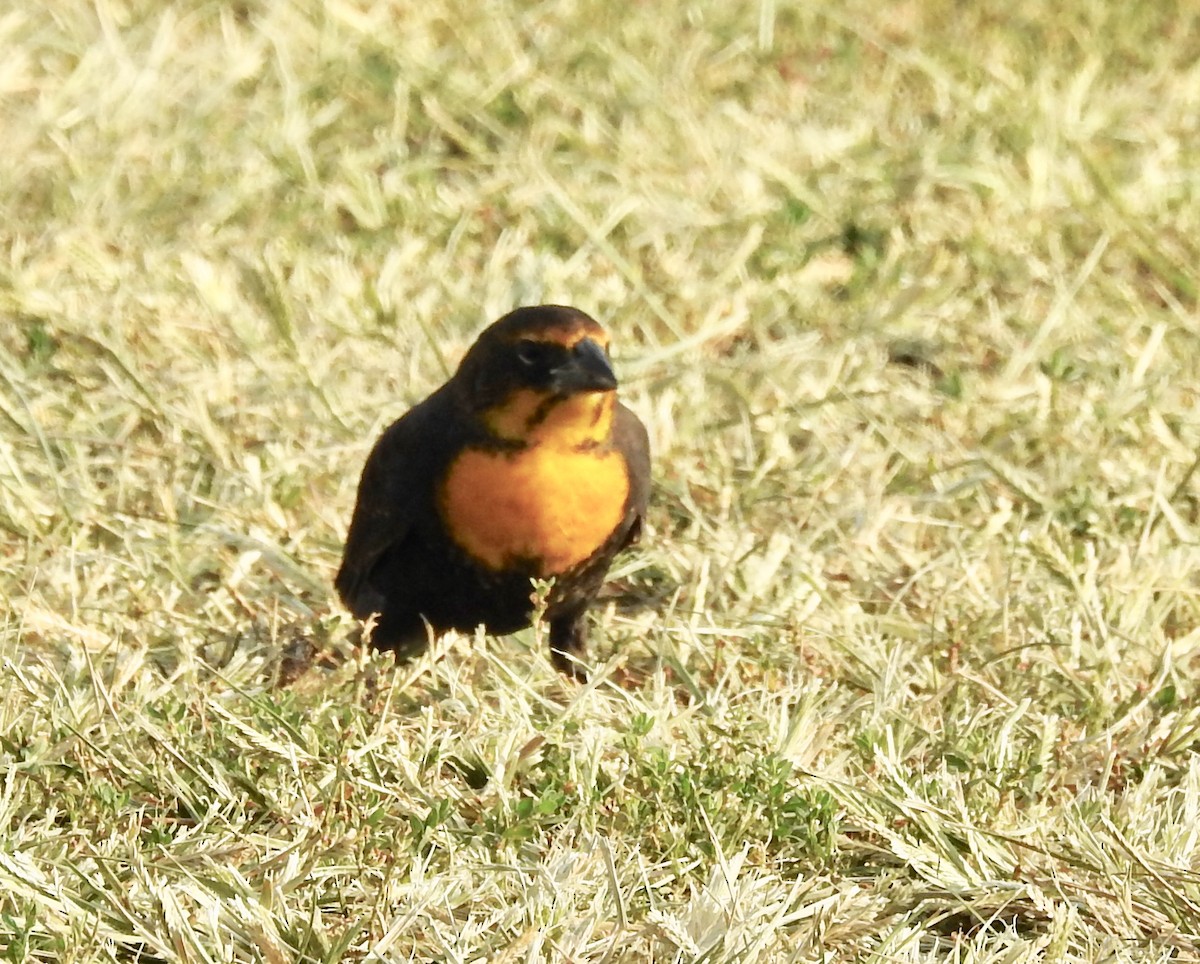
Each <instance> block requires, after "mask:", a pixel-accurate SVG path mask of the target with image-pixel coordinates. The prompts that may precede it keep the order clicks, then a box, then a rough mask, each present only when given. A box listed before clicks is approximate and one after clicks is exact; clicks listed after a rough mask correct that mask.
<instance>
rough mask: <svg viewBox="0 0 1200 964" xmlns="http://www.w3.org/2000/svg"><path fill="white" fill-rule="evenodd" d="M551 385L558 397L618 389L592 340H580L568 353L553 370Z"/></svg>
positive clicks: (613, 377) (614, 379)
mask: <svg viewBox="0 0 1200 964" xmlns="http://www.w3.org/2000/svg"><path fill="white" fill-rule="evenodd" d="M551 385H552V387H553V389H554V391H555V392H556V393H558V394H561V395H575V394H578V393H580V392H611V391H612V390H613V389H614V388H616V387H617V376H616V375H614V374H613V370H612V365H610V364H609V361H608V356H607V355H606V354H604V349H603V348H601V347H600V345H598V344H597V343H596V342H594V341H592V339H591V338H582V339H580V340H579V341H578V342H576V344H575V347H574V348H572V349H571V354H570V356H569V357H568V359H567V361H566V362H565V363H564V364H562V365H559V366H558V367H557V368H555V369H554V371H553V373H552V374H551Z"/></svg>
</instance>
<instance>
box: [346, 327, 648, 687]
mask: <svg viewBox="0 0 1200 964" xmlns="http://www.w3.org/2000/svg"><path fill="white" fill-rule="evenodd" d="M616 389H617V379H616V376H615V375H614V374H613V370H612V366H611V364H610V362H609V358H608V336H607V335H606V334H605V331H604V329H603V328H601V327H600V325H599V324H598V323H597V322H595V321H594V320H593V319H591V318H589V317H588V316H587V315H585V314H584V313H583V312H581V311H577V310H576V309H574V308H565V307H562V306H559V305H543V306H541V307H535V308H518V309H517V310H516V311H513V312H511V313H509V314H507V315H505V316H504V317H503V318H501V319H500V320H499V321H497V322H495V323H494V324H493V325H491V326H490V327H488V328H487V329H485V330H484V332H483V333H482V334H481V335H480V336H479V339H478V340H477V341H476V342H475V344H474V345H472V346H471V348H470V349H469V350H468V351H467V354H466V355H465V357H464V358H463V360H462V363H461V364H460V365H459V367H458V370H457V371H456V372H455V373H454V375H453V377H452V378H450V380H449V381H448V382H446V384H445V385H443V386H442V387H441V388H439V389H438V390H437V391H435V392H434V393H433V394H432V395H430V396H429V397H428V398H426V399H425V400H424V401H423V402H421V403H419V404H418V405H416V406H414V407H413V408H412V409H410V410H409V411H408V412H407V413H406V414H405V415H404V416H402V417H401V418H400V419H399V420H398V421H396V422H393V423H392V425H391V426H390V427H389V428H388V429H387V430H386V431H385V432H384V433H383V435H382V436H381V437H380V439H379V441H378V442H376V443H375V448H374V449H373V450H372V451H371V454H370V455H369V456H368V458H367V463H366V467H365V468H364V469H363V473H362V479H361V481H360V482H359V487H358V502H357V504H356V505H355V508H354V517H353V519H352V520H351V522H350V531H349V534H348V535H347V538H346V551H345V556H344V558H343V560H342V567H341V569H340V570H339V572H338V574H337V580H336V586H337V591H338V594H339V595H340V596H341V598H342V601H343V602H344V603H345V604H346V606H347V607H348V608H349V609H350V611H351V612H353V613H354V615H355V616H357V617H359V618H360V619H365V618H366V617H368V616H370V615H371V614H372V613H375V614H377V617H378V622H377V624H376V626H375V631H374V635H373V637H372V639H373V641H374V643H375V645H376V646H377V647H379V648H381V649H391V650H395V651H397V652H398V653H400V654H403V655H407V654H410V653H413V652H417V651H419V650H420V649H421V648H422V646H423V645H424V643H425V641H426V639H427V628H426V624H428V627H429V628H430V629H432V631H433V632H434V633H435V634H440V633H443V632H445V631H447V630H450V629H456V630H459V631H462V632H471V631H473V630H474V629H475V628H476V627H477V626H480V625H482V626H484V627H485V629H486V630H487V632H489V633H494V634H504V633H511V632H515V631H516V630H518V629H521V628H523V627H525V626H528V625H529V623H530V620H531V618H532V612H533V602H532V592H533V587H532V584H531V581H532V580H533V579H553V581H554V582H553V587H552V589H551V590H550V593H549V596H548V599H547V601H546V610H545V615H546V619H547V620H548V622H549V624H550V651H551V657H552V659H553V661H554V664H555V666H557V667H558V668H559V669H560V670H561V671H563V672H564V673H567V674H568V675H572V676H576V677H580V678H581V677H582V676H583V673H582V671H581V669H580V667H579V664H578V663H577V662H576V660H578V659H581V658H582V657H583V655H584V652H585V647H586V643H587V622H586V611H587V607H588V605H589V604H590V603H591V601H592V600H593V599H594V598H595V596H596V593H597V592H598V591H599V590H600V586H601V584H602V583H603V581H604V576H605V573H606V572H607V571H608V567H609V564H610V563H611V562H612V558H613V556H615V555H616V554H617V553H618V552H620V551H621V550H622V549H624V548H625V547H626V546H628V545H629V544H630V543H632V542H633V541H634V540H636V539H637V537H638V535H639V533H640V531H641V525H642V516H643V515H644V513H645V511H646V501H647V498H648V496H649V490H650V446H649V442H648V441H647V438H646V429H645V427H644V426H643V425H642V423H641V422H640V421H638V418H637V416H636V415H634V414H633V412H631V411H630V410H629V409H627V408H626V407H625V406H624V405H622V404H621V403H620V402H618V401H617V391H616Z"/></svg>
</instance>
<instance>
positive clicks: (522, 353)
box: [517, 338, 545, 368]
mask: <svg viewBox="0 0 1200 964" xmlns="http://www.w3.org/2000/svg"><path fill="white" fill-rule="evenodd" d="M544 356H545V352H544V351H543V346H542V345H541V343H540V342H536V341H532V340H531V339H529V338H522V339H521V340H520V341H519V342H517V361H519V362H520V363H521V364H522V365H524V366H525V367H526V368H533V367H534V366H535V365H537V363H538V362H540V361H541V360H542V358H543V357H544Z"/></svg>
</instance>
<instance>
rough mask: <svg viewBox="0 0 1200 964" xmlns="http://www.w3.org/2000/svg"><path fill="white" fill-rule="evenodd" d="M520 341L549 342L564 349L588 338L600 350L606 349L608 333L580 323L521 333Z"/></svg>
mask: <svg viewBox="0 0 1200 964" xmlns="http://www.w3.org/2000/svg"><path fill="white" fill-rule="evenodd" d="M520 337H521V338H522V339H529V340H530V341H542V342H551V343H553V344H555V345H562V346H563V347H564V348H574V347H575V346H576V345H578V344H579V343H580V342H581V341H583V339H585V338H590V339H592V341H594V342H595V343H596V344H597V345H599V346H600V347H601V348H607V347H608V332H607V331H605V330H604V329H603V328H601V327H600V326H599V325H597V324H588V323H585V322H580V323H578V324H574V325H555V326H553V327H552V328H544V329H542V330H541V331H534V332H528V331H526V332H521V335H520Z"/></svg>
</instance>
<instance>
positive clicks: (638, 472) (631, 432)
mask: <svg viewBox="0 0 1200 964" xmlns="http://www.w3.org/2000/svg"><path fill="white" fill-rule="evenodd" d="M613 441H614V443H615V444H616V446H617V449H618V450H620V452H621V453H622V454H623V455H624V456H625V464H626V465H627V466H628V467H629V506H630V509H631V510H632V512H633V514H634V517H633V523H632V525H631V526H630V528H629V535H628V536H627V537H626V538H625V541H624V542H623V543H622V544H621V547H620V548H622V549H624V548H625V547H626V546H630V545H633V543H635V542H637V540H638V538H639V537H640V536H641V534H642V518H643V517H644V516H645V515H646V506H647V504H648V503H649V502H650V439H649V437H648V436H647V435H646V426H645V425H643V424H642V422H641V419H639V418H638V417H637V416H636V415H634V414H633V412H631V411H630V410H629V409H628V408H626V407H625V406H624V405H622V404H620V403H618V404H617V417H616V423H615V424H614V426H613Z"/></svg>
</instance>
